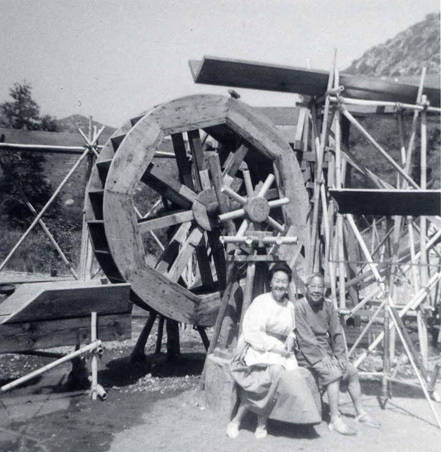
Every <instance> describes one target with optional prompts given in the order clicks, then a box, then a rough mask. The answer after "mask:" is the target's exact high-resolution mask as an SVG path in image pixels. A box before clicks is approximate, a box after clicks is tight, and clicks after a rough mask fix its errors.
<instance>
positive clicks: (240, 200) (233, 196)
mask: <svg viewBox="0 0 441 452" xmlns="http://www.w3.org/2000/svg"><path fill="white" fill-rule="evenodd" d="M222 191H223V192H224V193H226V194H227V195H228V196H229V197H230V198H231V199H234V200H235V201H237V202H238V203H239V204H241V205H242V206H243V205H245V204H246V203H247V200H246V198H244V197H243V196H241V195H239V194H237V193H236V192H235V191H233V190H231V188H230V187H223V188H222Z"/></svg>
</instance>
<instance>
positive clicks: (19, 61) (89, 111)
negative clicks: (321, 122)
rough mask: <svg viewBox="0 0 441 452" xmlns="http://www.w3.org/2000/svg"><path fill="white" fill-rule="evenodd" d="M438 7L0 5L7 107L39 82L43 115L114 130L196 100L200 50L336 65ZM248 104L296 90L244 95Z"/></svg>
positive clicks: (388, 2)
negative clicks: (14, 94)
mask: <svg viewBox="0 0 441 452" xmlns="http://www.w3.org/2000/svg"><path fill="white" fill-rule="evenodd" d="M439 9H440V3H439V0H418V1H417V0H333V1H330V0H180V1H179V0H75V1H73V0H0V61H2V63H3V64H2V70H1V71H0V102H4V101H7V100H9V89H10V88H11V87H12V85H13V84H14V82H23V81H24V80H26V81H27V82H29V83H30V84H31V85H32V93H33V97H34V99H35V100H36V101H37V102H38V104H39V105H40V107H41V111H42V113H43V114H51V115H53V116H56V117H58V118H63V117H66V116H69V115H71V114H83V115H85V116H89V115H91V116H93V118H94V119H95V120H97V121H100V122H103V123H105V124H108V125H112V126H119V125H121V124H122V123H124V122H125V121H126V120H127V119H129V118H131V117H133V116H135V115H137V114H138V113H140V112H142V111H144V110H147V109H149V108H150V107H151V106H153V105H157V104H159V103H162V102H166V101H169V100H171V99H174V98H177V97H181V96H185V95H189V94H195V93H216V94H226V93H227V88H226V87H214V86H209V85H196V84H195V83H194V82H193V79H192V76H191V74H190V70H189V68H188V60H190V59H201V58H202V57H203V56H204V55H210V56H218V57H226V58H236V59H247V60H251V61H259V62H266V63H274V64H282V65H288V66H297V67H310V68H313V69H325V70H329V68H330V66H331V63H332V56H333V52H334V49H337V55H338V57H337V62H338V67H339V68H340V69H344V68H346V67H348V66H349V65H350V63H351V62H352V60H354V59H356V58H359V57H360V56H361V55H362V54H363V53H364V52H365V51H366V50H368V49H369V48H370V47H372V46H374V45H378V44H380V43H383V42H385V41H386V40H387V39H389V38H392V37H394V36H395V35H396V34H397V33H399V32H400V31H402V30H404V29H406V28H407V27H409V26H410V25H412V24H414V23H416V22H419V21H421V20H423V19H424V17H425V16H426V14H428V13H431V12H435V11H439ZM238 91H239V92H240V94H241V96H242V100H244V101H245V102H248V103H250V104H251V105H291V104H292V103H293V102H294V100H293V96H292V95H290V94H282V93H280V94H279V93H268V92H263V91H255V90H245V89H243V90H242V89H241V90H238Z"/></svg>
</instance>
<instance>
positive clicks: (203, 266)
mask: <svg viewBox="0 0 441 452" xmlns="http://www.w3.org/2000/svg"><path fill="white" fill-rule="evenodd" d="M196 258H197V261H198V267H199V273H200V275H201V281H202V285H203V286H204V287H208V288H210V287H213V275H212V274H211V265H210V259H209V258H208V255H207V246H206V243H205V237H202V238H201V241H200V242H199V245H198V246H197V247H196Z"/></svg>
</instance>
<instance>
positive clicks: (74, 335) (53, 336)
mask: <svg viewBox="0 0 441 452" xmlns="http://www.w3.org/2000/svg"><path fill="white" fill-rule="evenodd" d="M130 337H131V316H130V314H124V315H121V314H118V315H102V316H98V338H99V339H100V340H102V341H114V340H123V339H130ZM88 341H90V316H87V317H76V318H72V319H62V320H60V319H58V320H44V321H41V322H22V323H11V324H6V325H1V326H0V353H12V352H19V351H25V350H38V349H44V348H52V347H59V346H65V345H77V344H79V343H85V342H88Z"/></svg>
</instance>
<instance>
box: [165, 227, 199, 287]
mask: <svg viewBox="0 0 441 452" xmlns="http://www.w3.org/2000/svg"><path fill="white" fill-rule="evenodd" d="M202 237H203V232H202V230H201V229H199V228H195V229H193V230H192V231H191V233H190V235H189V236H188V237H187V239H186V240H185V242H184V243H183V245H182V248H181V249H180V250H179V254H178V255H177V257H176V259H175V261H174V262H173V265H172V266H171V268H170V270H169V271H168V273H167V277H168V278H169V279H170V280H171V281H177V280H178V279H179V277H180V276H181V274H182V272H183V271H184V268H185V266H186V265H187V263H188V261H189V259H190V257H191V255H192V254H193V253H194V251H195V249H196V247H197V246H198V245H199V243H200V241H201V239H202Z"/></svg>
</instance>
